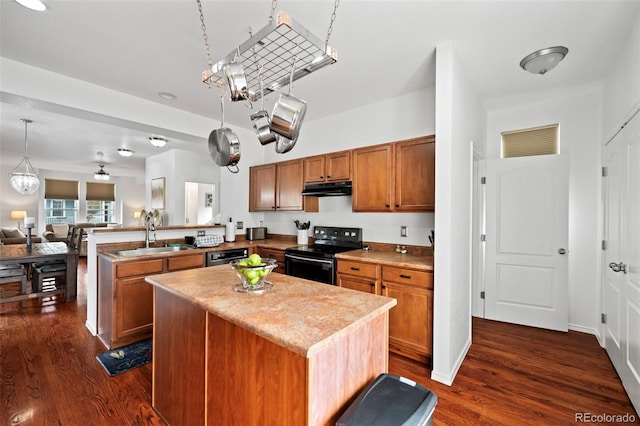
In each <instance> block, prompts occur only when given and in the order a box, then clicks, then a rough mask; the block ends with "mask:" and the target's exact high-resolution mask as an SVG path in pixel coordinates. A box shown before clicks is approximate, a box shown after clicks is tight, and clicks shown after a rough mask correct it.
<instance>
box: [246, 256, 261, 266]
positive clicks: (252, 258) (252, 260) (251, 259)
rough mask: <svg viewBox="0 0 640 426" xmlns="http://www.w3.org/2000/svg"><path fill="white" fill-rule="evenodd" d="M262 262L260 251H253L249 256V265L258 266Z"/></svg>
mask: <svg viewBox="0 0 640 426" xmlns="http://www.w3.org/2000/svg"><path fill="white" fill-rule="evenodd" d="M261 263H262V258H261V257H260V255H259V254H258V253H253V254H252V255H251V256H249V265H250V266H258V265H260V264H261Z"/></svg>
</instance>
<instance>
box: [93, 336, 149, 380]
mask: <svg viewBox="0 0 640 426" xmlns="http://www.w3.org/2000/svg"><path fill="white" fill-rule="evenodd" d="M96 359H97V360H98V362H100V364H102V366H103V367H104V369H105V370H107V374H109V375H110V376H117V375H118V374H122V373H124V372H127V371H129V370H131V369H134V368H138V367H141V366H143V365H145V364H148V363H149V362H151V339H147V340H143V341H142V342H137V343H132V344H130V345H127V346H123V347H121V348H118V349H113V350H111V351H108V352H104V353H101V354H100V355H98V356H97V357H96Z"/></svg>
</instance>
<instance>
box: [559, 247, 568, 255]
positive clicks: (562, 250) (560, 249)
mask: <svg viewBox="0 0 640 426" xmlns="http://www.w3.org/2000/svg"><path fill="white" fill-rule="evenodd" d="M566 252H567V251H566V250H565V249H563V248H559V249H558V253H560V254H565V253H566Z"/></svg>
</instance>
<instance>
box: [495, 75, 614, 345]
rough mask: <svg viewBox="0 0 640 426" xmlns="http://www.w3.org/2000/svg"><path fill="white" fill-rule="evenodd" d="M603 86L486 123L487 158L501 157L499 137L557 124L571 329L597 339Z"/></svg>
mask: <svg viewBox="0 0 640 426" xmlns="http://www.w3.org/2000/svg"><path fill="white" fill-rule="evenodd" d="M601 105H602V96H601V86H599V85H597V86H590V87H584V88H582V92H581V93H580V92H574V91H572V92H560V93H556V94H555V95H554V96H550V95H549V94H545V95H544V96H540V98H539V99H538V100H537V101H535V102H534V101H531V102H529V103H527V104H522V103H517V104H512V103H509V102H506V101H505V102H504V104H503V105H501V106H500V107H498V106H494V107H493V108H492V110H491V111H489V112H488V118H487V136H486V138H487V150H486V152H487V158H500V144H501V136H500V133H501V132H503V131H506V130H516V129H524V128H529V127H535V126H542V125H546V124H554V123H559V125H560V126H559V129H560V133H559V139H560V152H561V153H563V154H567V155H568V156H569V247H568V256H569V259H568V262H569V282H568V287H569V328H570V329H572V330H578V331H584V332H588V333H591V334H597V330H598V324H599V320H600V317H599V315H600V313H599V312H600V310H599V306H598V294H599V279H598V276H599V270H600V269H599V258H600V257H599V256H600V253H599V252H600V238H601V237H600V232H599V230H600V228H601V224H600V214H599V212H600V195H599V193H600V186H601V182H600V164H601V161H602V159H601V154H600V140H601V134H602V129H601V125H600V123H601V119H600V118H601V114H602V109H601Z"/></svg>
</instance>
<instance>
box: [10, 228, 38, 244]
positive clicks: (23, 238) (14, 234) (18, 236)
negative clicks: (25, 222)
mask: <svg viewBox="0 0 640 426" xmlns="http://www.w3.org/2000/svg"><path fill="white" fill-rule="evenodd" d="M0 242H2V244H26V243H27V235H26V234H25V233H24V232H23V231H22V230H20V229H18V228H0ZM31 242H32V243H40V242H42V238H40V237H34V236H33V234H32V235H31Z"/></svg>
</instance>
